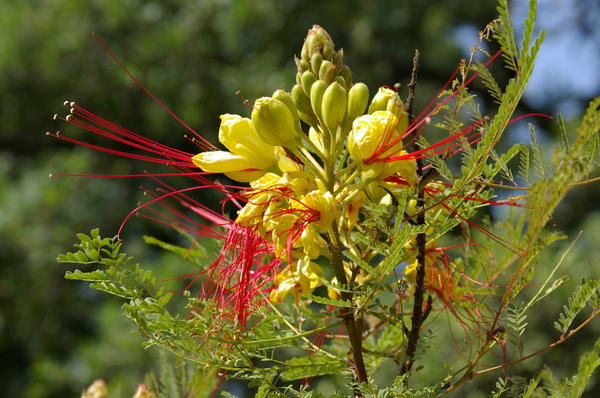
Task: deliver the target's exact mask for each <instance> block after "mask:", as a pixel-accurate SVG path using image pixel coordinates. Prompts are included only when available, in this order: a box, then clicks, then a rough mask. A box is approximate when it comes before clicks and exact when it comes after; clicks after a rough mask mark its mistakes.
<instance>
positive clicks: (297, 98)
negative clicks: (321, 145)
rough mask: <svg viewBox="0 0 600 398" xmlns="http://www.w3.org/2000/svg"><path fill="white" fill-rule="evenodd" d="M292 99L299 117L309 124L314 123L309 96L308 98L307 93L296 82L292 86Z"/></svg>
mask: <svg viewBox="0 0 600 398" xmlns="http://www.w3.org/2000/svg"><path fill="white" fill-rule="evenodd" d="M292 100H293V101H294V104H296V108H297V109H298V116H300V119H302V120H303V121H304V122H305V123H308V124H310V125H311V126H313V125H316V123H317V121H316V120H315V118H314V116H313V110H312V108H311V106H310V98H308V95H306V93H305V92H304V90H303V89H302V86H300V85H299V84H296V85H295V86H294V87H293V88H292Z"/></svg>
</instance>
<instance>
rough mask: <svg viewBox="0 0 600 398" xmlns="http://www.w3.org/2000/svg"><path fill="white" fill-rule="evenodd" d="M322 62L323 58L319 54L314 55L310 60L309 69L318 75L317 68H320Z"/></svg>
mask: <svg viewBox="0 0 600 398" xmlns="http://www.w3.org/2000/svg"><path fill="white" fill-rule="evenodd" d="M322 62H323V56H322V55H321V54H315V55H313V56H312V58H311V59H310V68H311V69H312V71H313V72H314V73H315V74H316V73H319V68H320V67H321V63H322Z"/></svg>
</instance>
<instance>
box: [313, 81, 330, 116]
mask: <svg viewBox="0 0 600 398" xmlns="http://www.w3.org/2000/svg"><path fill="white" fill-rule="evenodd" d="M326 88H327V86H326V84H325V82H324V81H323V80H317V81H316V82H314V83H313V85H312V87H311V88H310V104H311V106H312V109H313V112H314V113H315V115H317V117H318V118H319V119H320V118H321V103H322V102H323V94H325V89H326Z"/></svg>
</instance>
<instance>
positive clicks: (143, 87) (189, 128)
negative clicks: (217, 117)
mask: <svg viewBox="0 0 600 398" xmlns="http://www.w3.org/2000/svg"><path fill="white" fill-rule="evenodd" d="M92 37H93V38H94V39H95V40H96V41H97V42H98V43H99V44H100V46H102V48H103V49H104V51H105V52H106V53H107V54H108V56H109V57H111V58H112V59H113V60H114V61H115V62H116V63H117V65H119V67H120V68H121V69H123V70H124V71H125V73H127V75H128V76H129V77H130V78H131V80H133V81H134V82H135V84H137V86H138V87H139V88H141V89H142V90H143V91H144V92H145V93H146V94H147V95H148V96H149V97H150V98H152V100H153V101H154V102H156V103H157V104H158V105H159V106H160V107H161V108H163V109H164V110H165V112H167V113H168V114H169V115H170V116H171V117H173V119H175V120H177V121H178V122H179V123H180V124H181V125H182V126H183V127H185V128H186V129H187V130H188V131H189V132H191V133H192V134H194V135H195V136H196V137H197V138H198V139H199V140H201V141H202V142H203V144H204V145H206V147H207V148H213V149H216V146H214V145H213V144H212V143H210V142H209V141H208V140H207V139H206V138H204V137H202V136H201V135H200V134H198V133H197V132H196V131H195V130H194V129H193V128H191V127H190V126H189V125H188V124H187V123H185V122H184V121H183V120H181V118H180V117H179V116H177V115H176V114H175V113H174V112H173V111H171V110H170V109H169V108H167V107H166V106H165V105H164V104H163V103H162V102H161V101H159V100H158V98H156V97H155V96H154V94H152V93H151V92H150V90H148V89H147V88H146V87H145V86H144V85H143V84H142V83H141V82H140V81H139V80H137V79H136V78H135V76H133V74H132V73H131V72H129V70H128V69H127V68H126V67H125V65H123V64H122V63H121V61H119V59H118V58H117V57H116V56H115V55H114V54H113V53H112V52H111V51H110V50H109V49H108V47H107V46H106V45H105V44H104V42H103V41H102V40H101V39H100V38H99V37H98V36H96V35H95V34H94V33H92Z"/></svg>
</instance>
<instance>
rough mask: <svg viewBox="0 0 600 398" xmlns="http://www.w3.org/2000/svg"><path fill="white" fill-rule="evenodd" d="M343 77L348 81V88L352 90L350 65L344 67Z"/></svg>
mask: <svg viewBox="0 0 600 398" xmlns="http://www.w3.org/2000/svg"><path fill="white" fill-rule="evenodd" d="M341 76H342V77H343V78H344V80H345V81H346V84H347V87H346V88H350V85H352V71H351V70H350V67H349V66H348V65H344V66H343V67H342V73H341Z"/></svg>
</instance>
